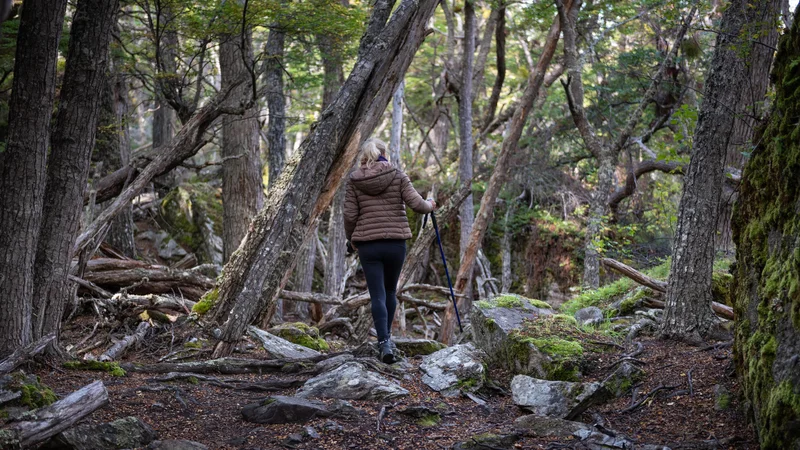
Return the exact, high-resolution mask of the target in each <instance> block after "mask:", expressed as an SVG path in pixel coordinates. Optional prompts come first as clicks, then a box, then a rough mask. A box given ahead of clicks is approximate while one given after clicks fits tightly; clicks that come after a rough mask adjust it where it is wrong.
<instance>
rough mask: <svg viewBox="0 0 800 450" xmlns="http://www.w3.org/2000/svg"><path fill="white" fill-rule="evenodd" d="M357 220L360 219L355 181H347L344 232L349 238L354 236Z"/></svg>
mask: <svg viewBox="0 0 800 450" xmlns="http://www.w3.org/2000/svg"><path fill="white" fill-rule="evenodd" d="M356 221H358V197H357V196H356V188H355V186H353V183H351V182H350V181H347V187H346V188H345V193H344V234H345V236H347V240H348V241H349V240H350V238H351V237H352V236H353V231H355V229H356Z"/></svg>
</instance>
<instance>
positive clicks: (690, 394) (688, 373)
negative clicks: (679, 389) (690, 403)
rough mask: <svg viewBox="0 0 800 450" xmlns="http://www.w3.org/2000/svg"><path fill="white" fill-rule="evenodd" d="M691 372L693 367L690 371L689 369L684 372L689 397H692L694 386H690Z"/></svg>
mask: <svg viewBox="0 0 800 450" xmlns="http://www.w3.org/2000/svg"><path fill="white" fill-rule="evenodd" d="M693 370H694V367H692V368H691V369H689V371H688V372H686V380H687V381H688V382H689V397H694V385H693V384H692V371H693Z"/></svg>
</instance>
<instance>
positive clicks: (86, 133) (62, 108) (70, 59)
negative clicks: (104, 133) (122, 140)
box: [33, 0, 119, 345]
mask: <svg viewBox="0 0 800 450" xmlns="http://www.w3.org/2000/svg"><path fill="white" fill-rule="evenodd" d="M118 9H119V1H118V0H80V1H79V2H78V5H77V8H76V10H75V16H74V17H73V20H72V29H71V30H70V40H69V43H70V46H69V53H68V55H67V67H66V70H65V73H64V83H63V85H62V87H61V95H60V99H59V105H58V116H57V117H56V122H55V127H54V130H53V135H52V139H51V149H50V158H49V163H48V166H47V183H46V187H45V198H46V199H47V203H48V206H47V208H45V209H44V214H43V220H42V226H41V231H40V233H39V243H38V247H37V250H36V266H35V269H34V290H33V298H34V302H33V319H34V323H33V326H34V328H33V337H34V339H38V338H40V337H42V336H44V335H46V334H50V333H56V342H55V344H56V345H57V344H58V335H59V333H60V330H61V318H62V315H63V313H64V308H65V307H66V305H67V303H68V302H69V301H70V299H71V297H72V295H73V290H72V289H71V288H70V286H69V284H70V283H69V281H68V279H67V275H69V268H70V262H71V261H72V256H73V255H72V243H73V241H74V240H75V237H76V235H77V233H78V226H79V224H80V218H81V217H80V215H81V205H82V204H83V191H84V189H86V181H87V178H88V176H89V160H90V158H91V156H92V149H93V148H94V143H95V132H96V131H97V119H98V116H99V113H100V97H101V94H102V93H103V84H104V81H105V78H106V64H107V62H108V43H109V40H110V38H111V29H112V27H113V26H114V21H115V18H116V14H117V11H118Z"/></svg>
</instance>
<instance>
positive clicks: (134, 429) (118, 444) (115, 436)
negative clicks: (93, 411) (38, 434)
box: [40, 417, 158, 450]
mask: <svg viewBox="0 0 800 450" xmlns="http://www.w3.org/2000/svg"><path fill="white" fill-rule="evenodd" d="M157 437H158V436H157V435H156V432H155V430H153V429H152V428H151V427H150V426H149V425H147V424H146V423H144V422H142V421H141V420H140V419H139V418H138V417H125V418H123V419H118V420H115V421H113V422H109V423H103V424H99V425H89V424H86V425H78V426H76V427H73V428H70V429H68V430H66V431H63V432H61V433H59V434H57V435H55V436H54V437H53V438H52V439H50V440H49V441H47V442H46V443H45V444H44V445H43V446H42V447H40V448H41V449H47V450H50V449H53V450H55V449H63V450H116V449H122V448H135V447H144V446H145V445H147V444H149V443H151V442H153V441H154V440H155V439H156V438H157Z"/></svg>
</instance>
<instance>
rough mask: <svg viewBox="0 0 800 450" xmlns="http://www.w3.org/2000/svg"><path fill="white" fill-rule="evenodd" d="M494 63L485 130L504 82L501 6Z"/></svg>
mask: <svg viewBox="0 0 800 450" xmlns="http://www.w3.org/2000/svg"><path fill="white" fill-rule="evenodd" d="M494 41H495V50H494V52H495V62H496V66H497V67H496V69H497V77H495V79H494V85H493V86H492V93H491V95H490V96H489V104H488V106H487V107H486V113H485V114H484V115H483V127H484V128H486V127H488V126H489V124H490V123H492V120H494V115H495V113H496V112H497V102H499V101H500V93H501V91H502V90H503V83H505V80H506V8H505V6H501V7H500V9H499V10H498V16H497V28H496V29H495V38H494Z"/></svg>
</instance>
